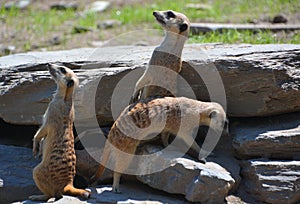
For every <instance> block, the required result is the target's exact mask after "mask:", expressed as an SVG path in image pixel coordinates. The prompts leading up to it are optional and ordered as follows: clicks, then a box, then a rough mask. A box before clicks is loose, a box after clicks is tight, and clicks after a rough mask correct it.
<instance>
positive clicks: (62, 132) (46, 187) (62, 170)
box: [29, 64, 91, 201]
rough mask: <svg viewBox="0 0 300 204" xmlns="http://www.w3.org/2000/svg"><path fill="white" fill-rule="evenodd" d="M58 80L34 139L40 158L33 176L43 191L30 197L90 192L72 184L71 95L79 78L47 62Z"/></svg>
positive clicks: (51, 72)
mask: <svg viewBox="0 0 300 204" xmlns="http://www.w3.org/2000/svg"><path fill="white" fill-rule="evenodd" d="M48 69H49V72H50V74H51V76H52V78H53V79H54V80H55V82H56V84H57V90H56V93H55V95H54V97H53V99H52V101H51V102H50V103H49V106H48V108H47V110H46V112H45V114H44V117H43V124H42V126H41V127H40V129H39V130H38V131H37V133H36V134H35V136H34V139H33V155H34V156H36V155H37V154H38V152H39V151H41V149H39V145H40V142H41V140H42V139H43V148H42V149H43V150H42V161H41V163H39V164H38V165H37V166H36V167H35V168H34V170H33V179H34V181H35V183H36V185H37V187H38V188H39V189H40V190H41V191H42V192H43V193H44V195H32V196H30V197H29V199H31V200H43V201H45V200H48V199H50V198H53V197H54V198H55V199H59V198H61V197H62V195H63V194H66V195H71V196H81V197H82V198H85V199H87V198H89V197H90V194H91V193H90V192H89V191H87V190H83V189H77V188H75V187H74V186H73V179H74V176H75V165H76V156H75V149H74V135H73V121H74V105H73V95H74V90H75V88H76V86H78V83H79V82H78V78H77V76H76V75H75V73H74V72H73V71H72V70H71V69H68V68H66V67H63V66H57V65H51V64H48Z"/></svg>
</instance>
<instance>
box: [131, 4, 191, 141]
mask: <svg viewBox="0 0 300 204" xmlns="http://www.w3.org/2000/svg"><path fill="white" fill-rule="evenodd" d="M153 15H154V16H155V18H156V20H157V22H158V23H159V24H160V25H161V26H162V27H163V29H164V30H165V38H164V40H163V42H162V43H161V44H160V45H159V46H158V47H156V48H155V49H154V51H153V54H152V56H151V59H150V61H149V64H148V67H147V68H146V70H145V72H144V74H143V75H142V76H141V78H140V79H139V80H138V81H137V83H136V86H135V90H134V96H133V99H132V101H131V102H137V101H139V100H141V99H146V98H148V97H154V96H157V97H165V96H175V95H176V92H177V77H178V73H179V72H180V71H181V66H182V60H181V54H182V50H183V46H184V43H185V41H186V40H187V39H188V35H189V31H190V21H189V19H188V18H187V17H186V16H185V15H184V14H182V13H178V12H175V11H172V10H168V11H154V12H153ZM161 138H162V142H163V145H164V146H168V144H169V142H168V141H169V134H168V133H162V134H161Z"/></svg>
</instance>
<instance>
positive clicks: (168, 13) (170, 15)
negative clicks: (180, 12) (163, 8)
mask: <svg viewBox="0 0 300 204" xmlns="http://www.w3.org/2000/svg"><path fill="white" fill-rule="evenodd" d="M167 17H168V18H175V17H176V16H175V14H174V13H173V12H172V11H168V12H167Z"/></svg>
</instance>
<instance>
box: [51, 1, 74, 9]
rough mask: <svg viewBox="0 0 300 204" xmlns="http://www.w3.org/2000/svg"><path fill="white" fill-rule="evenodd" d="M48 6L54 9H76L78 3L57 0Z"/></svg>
mask: <svg viewBox="0 0 300 204" xmlns="http://www.w3.org/2000/svg"><path fill="white" fill-rule="evenodd" d="M50 8H51V9H56V10H67V9H72V10H74V11H76V10H77V9H78V4H77V3H76V2H58V3H54V4H51V5H50Z"/></svg>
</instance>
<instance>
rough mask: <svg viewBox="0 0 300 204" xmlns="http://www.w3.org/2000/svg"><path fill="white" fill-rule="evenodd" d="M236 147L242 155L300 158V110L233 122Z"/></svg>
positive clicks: (243, 156) (247, 156)
mask: <svg viewBox="0 0 300 204" xmlns="http://www.w3.org/2000/svg"><path fill="white" fill-rule="evenodd" d="M231 130H232V131H231V133H232V134H233V135H234V139H233V147H234V148H235V150H236V153H237V154H238V156H239V157H240V158H260V157H264V158H273V159H296V160H300V114H299V113H291V114H284V115H280V116H276V117H269V118H255V119H239V122H233V123H232V127H231Z"/></svg>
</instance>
